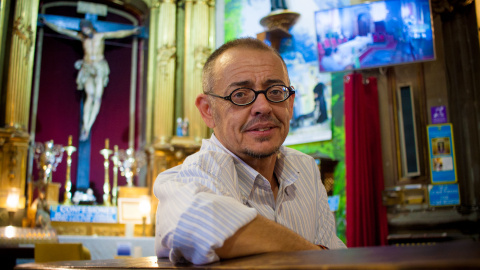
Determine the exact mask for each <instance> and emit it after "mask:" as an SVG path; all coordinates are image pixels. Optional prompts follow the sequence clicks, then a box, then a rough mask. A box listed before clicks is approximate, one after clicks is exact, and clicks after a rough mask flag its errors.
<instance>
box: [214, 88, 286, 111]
mask: <svg viewBox="0 0 480 270" xmlns="http://www.w3.org/2000/svg"><path fill="white" fill-rule="evenodd" d="M275 86H281V87H285V88H287V89H288V96H287V97H286V98H285V99H283V100H280V101H274V100H270V99H269V98H268V96H267V91H268V90H270V88H272V87H275ZM239 89H248V90H252V91H253V92H254V93H255V97H254V98H253V100H252V101H250V102H248V103H245V104H237V103H235V102H233V100H232V95H233V93H235V91H237V90H239ZM205 94H206V95H209V96H212V97H217V98H223V99H225V100H228V101H230V102H231V103H233V104H235V105H237V106H247V105H250V104H252V103H253V102H255V100H257V97H258V95H259V94H263V95H264V96H265V98H266V99H267V100H268V101H270V102H272V103H280V102H284V101H285V100H287V99H288V98H289V97H291V96H292V95H293V94H295V88H294V87H293V86H286V85H283V84H274V85H270V86H269V87H267V89H265V90H258V91H257V90H254V89H252V88H248V87H240V88H237V89H235V90H233V91H232V92H231V93H230V95H228V96H224V97H222V96H219V95H215V94H212V93H205Z"/></svg>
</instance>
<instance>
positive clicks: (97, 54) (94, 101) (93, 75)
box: [39, 1, 141, 189]
mask: <svg viewBox="0 0 480 270" xmlns="http://www.w3.org/2000/svg"><path fill="white" fill-rule="evenodd" d="M77 12H78V13H83V14H85V18H84V19H79V18H70V17H64V16H57V15H41V16H39V20H40V23H43V24H45V25H46V26H48V27H49V28H51V29H52V30H54V31H56V32H58V33H61V34H64V35H66V36H69V37H71V38H74V39H77V40H80V41H81V42H82V47H83V53H84V56H83V59H81V60H78V61H76V62H75V64H74V66H75V68H76V69H78V74H77V78H76V83H77V89H78V90H84V91H85V94H86V95H85V100H83V101H82V104H81V108H80V110H81V115H82V119H81V123H80V134H79V138H80V144H79V150H78V170H77V189H87V188H89V185H90V183H89V182H90V181H89V172H90V146H91V145H90V137H91V136H90V130H91V128H92V126H93V124H94V122H95V119H96V117H97V115H98V112H99V110H100V105H101V101H102V95H103V91H104V88H105V87H106V86H107V84H108V79H109V78H108V77H109V74H110V69H109V66H108V63H107V61H106V59H105V57H104V49H105V40H106V39H111V38H124V37H127V36H130V35H139V34H140V33H141V31H140V28H139V27H135V26H133V25H127V24H120V23H110V22H105V21H103V22H102V21H98V16H99V15H100V16H106V15H107V6H106V5H102V4H94V3H87V2H82V1H79V2H78V6H77Z"/></svg>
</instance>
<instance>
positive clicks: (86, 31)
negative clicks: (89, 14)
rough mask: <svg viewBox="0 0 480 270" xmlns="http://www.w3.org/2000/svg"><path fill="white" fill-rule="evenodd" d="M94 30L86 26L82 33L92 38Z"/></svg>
mask: <svg viewBox="0 0 480 270" xmlns="http://www.w3.org/2000/svg"><path fill="white" fill-rule="evenodd" d="M92 32H93V30H92V28H90V27H87V26H84V27H82V33H83V34H84V35H86V36H90V35H91V34H92Z"/></svg>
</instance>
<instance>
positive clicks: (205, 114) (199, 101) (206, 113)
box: [195, 93, 215, 128]
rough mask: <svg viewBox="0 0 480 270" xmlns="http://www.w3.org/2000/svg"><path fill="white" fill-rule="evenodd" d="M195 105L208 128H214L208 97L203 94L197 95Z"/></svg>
mask: <svg viewBox="0 0 480 270" xmlns="http://www.w3.org/2000/svg"><path fill="white" fill-rule="evenodd" d="M195 105H196V106H197V108H198V111H199V112H200V115H201V116H202V118H203V121H204V122H205V124H206V125H207V126H208V127H209V128H214V127H215V121H214V120H213V114H212V106H211V105H210V102H208V96H207V95H205V94H203V93H202V94H199V95H198V96H197V98H196V99H195Z"/></svg>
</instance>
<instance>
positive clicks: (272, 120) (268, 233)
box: [154, 38, 345, 264]
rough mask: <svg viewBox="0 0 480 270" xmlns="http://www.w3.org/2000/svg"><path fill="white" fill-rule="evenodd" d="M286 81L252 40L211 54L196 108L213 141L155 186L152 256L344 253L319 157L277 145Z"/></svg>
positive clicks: (289, 96) (285, 121)
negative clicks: (335, 250) (333, 250)
mask: <svg viewBox="0 0 480 270" xmlns="http://www.w3.org/2000/svg"><path fill="white" fill-rule="evenodd" d="M289 85H290V83H289V78H288V74H287V68H286V65H285V63H284V62H283V60H282V58H281V57H280V55H279V54H278V53H277V52H276V51H275V50H274V49H272V48H271V47H269V46H267V45H265V44H264V43H262V42H261V41H259V40H257V39H252V38H246V39H239V40H235V41H232V42H229V43H226V44H224V45H223V46H221V47H220V48H219V49H217V50H216V51H215V52H214V53H213V54H212V55H211V56H210V57H209V58H208V60H207V61H206V63H205V66H204V69H203V89H204V93H203V94H200V95H198V97H197V99H196V102H195V105H196V106H197V108H198V110H199V112H200V114H201V115H202V118H203V120H204V121H205V123H206V124H207V126H208V127H210V128H212V129H213V131H214V135H212V137H211V139H209V140H203V142H202V147H201V149H200V151H199V152H197V153H195V154H193V155H191V156H189V157H187V158H186V159H185V162H184V163H183V164H182V165H180V166H177V167H174V168H172V169H169V170H167V171H165V172H163V173H161V174H160V175H159V176H158V178H157V180H156V181H155V185H154V193H155V195H156V197H157V198H158V199H159V204H158V208H157V218H156V220H157V224H156V238H155V241H156V243H155V248H156V254H157V256H158V257H164V256H169V257H170V260H171V261H173V262H183V261H189V262H193V263H195V264H205V263H210V262H214V261H217V260H219V259H223V258H234V257H239V256H245V255H252V254H259V253H265V252H275V251H296V250H314V249H321V247H320V245H321V246H326V247H328V248H343V247H345V245H344V244H343V243H342V242H341V241H340V240H339V239H338V238H337V236H336V235H335V223H334V220H333V215H332V214H331V213H330V211H329V207H328V203H327V197H326V192H325V188H324V187H323V185H322V183H321V181H320V173H319V171H318V167H317V166H316V164H315V161H314V160H313V158H311V157H309V156H307V155H305V154H302V153H300V152H298V151H295V150H292V149H288V148H285V147H283V146H282V143H283V141H284V140H285V138H286V136H287V134H288V129H289V121H290V119H291V117H292V110H293V98H294V95H295V94H294V91H293V88H292V87H290V86H289ZM253 89H255V90H253ZM261 89H262V91H261ZM255 91H256V92H255Z"/></svg>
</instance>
